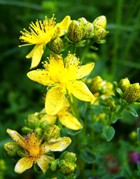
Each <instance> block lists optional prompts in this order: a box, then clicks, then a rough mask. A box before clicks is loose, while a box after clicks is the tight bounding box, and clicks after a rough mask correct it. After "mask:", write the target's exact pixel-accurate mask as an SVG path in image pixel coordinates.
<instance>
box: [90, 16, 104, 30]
mask: <svg viewBox="0 0 140 179" xmlns="http://www.w3.org/2000/svg"><path fill="white" fill-rule="evenodd" d="M106 24H107V20H106V17H105V16H99V17H97V18H96V19H95V20H94V21H93V25H94V26H98V27H101V28H103V29H105V28H106Z"/></svg>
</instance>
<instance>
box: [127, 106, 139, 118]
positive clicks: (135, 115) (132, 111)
mask: <svg viewBox="0 0 140 179" xmlns="http://www.w3.org/2000/svg"><path fill="white" fill-rule="evenodd" d="M127 110H128V111H129V113H130V114H132V115H133V116H134V117H138V116H139V115H138V113H137V111H136V110H135V109H134V108H133V107H128V108H127Z"/></svg>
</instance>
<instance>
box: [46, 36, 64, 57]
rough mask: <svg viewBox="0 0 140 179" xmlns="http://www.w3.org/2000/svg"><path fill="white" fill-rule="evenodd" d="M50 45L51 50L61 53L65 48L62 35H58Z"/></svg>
mask: <svg viewBox="0 0 140 179" xmlns="http://www.w3.org/2000/svg"><path fill="white" fill-rule="evenodd" d="M49 47H50V50H51V51H53V52H54V53H56V54H59V53H60V52H61V51H62V50H63V49H64V44H63V40H62V39H61V38H60V37H57V38H56V39H54V40H52V41H51V42H50V43H49Z"/></svg>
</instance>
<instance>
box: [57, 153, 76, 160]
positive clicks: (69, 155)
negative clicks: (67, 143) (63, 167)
mask: <svg viewBox="0 0 140 179" xmlns="http://www.w3.org/2000/svg"><path fill="white" fill-rule="evenodd" d="M60 159H64V160H65V161H67V162H75V161H76V160H77V158H76V154H75V153H73V152H67V151H66V152H63V153H62V155H61V156H60Z"/></svg>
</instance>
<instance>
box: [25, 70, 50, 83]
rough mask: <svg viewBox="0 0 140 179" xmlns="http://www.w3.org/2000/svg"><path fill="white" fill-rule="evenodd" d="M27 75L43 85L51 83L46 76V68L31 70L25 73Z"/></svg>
mask: <svg viewBox="0 0 140 179" xmlns="http://www.w3.org/2000/svg"><path fill="white" fill-rule="evenodd" d="M27 76H28V77H29V78H30V79H31V80H33V81H35V82H37V83H40V84H42V85H44V86H48V85H50V84H52V83H53V82H52V81H51V80H50V78H49V77H48V72H47V71H46V70H32V71H30V72H28V73H27Z"/></svg>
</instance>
